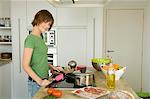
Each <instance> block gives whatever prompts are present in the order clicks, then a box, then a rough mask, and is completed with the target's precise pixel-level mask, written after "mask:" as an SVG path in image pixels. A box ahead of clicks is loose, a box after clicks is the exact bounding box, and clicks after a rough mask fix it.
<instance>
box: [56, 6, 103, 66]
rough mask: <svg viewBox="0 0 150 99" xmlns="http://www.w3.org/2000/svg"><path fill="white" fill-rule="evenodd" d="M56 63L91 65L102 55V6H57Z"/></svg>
mask: <svg viewBox="0 0 150 99" xmlns="http://www.w3.org/2000/svg"><path fill="white" fill-rule="evenodd" d="M57 32H58V33H57V36H58V65H63V66H65V65H67V62H68V61H69V60H71V59H74V60H76V61H77V63H78V65H79V64H82V65H87V66H90V65H91V58H93V57H101V56H102V37H103V36H102V34H103V8H58V9H57Z"/></svg>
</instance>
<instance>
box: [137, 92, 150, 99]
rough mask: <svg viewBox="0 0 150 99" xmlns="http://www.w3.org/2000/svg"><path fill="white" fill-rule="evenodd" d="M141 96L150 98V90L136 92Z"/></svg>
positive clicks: (146, 98) (144, 98)
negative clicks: (149, 91)
mask: <svg viewBox="0 0 150 99" xmlns="http://www.w3.org/2000/svg"><path fill="white" fill-rule="evenodd" d="M136 94H137V95H138V96H139V97H140V98H143V99H150V93H148V92H137V93H136Z"/></svg>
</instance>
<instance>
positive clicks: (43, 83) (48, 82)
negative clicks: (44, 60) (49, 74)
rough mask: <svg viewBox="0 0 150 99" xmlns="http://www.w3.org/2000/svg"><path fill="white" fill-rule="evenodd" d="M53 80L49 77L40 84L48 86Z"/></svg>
mask: <svg viewBox="0 0 150 99" xmlns="http://www.w3.org/2000/svg"><path fill="white" fill-rule="evenodd" d="M50 83H51V82H50V81H49V80H47V79H44V80H41V83H40V84H39V85H40V86H44V87H45V86H47V85H48V84H50Z"/></svg>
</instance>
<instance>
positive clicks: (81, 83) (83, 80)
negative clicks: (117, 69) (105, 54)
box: [75, 73, 95, 87]
mask: <svg viewBox="0 0 150 99" xmlns="http://www.w3.org/2000/svg"><path fill="white" fill-rule="evenodd" d="M94 83H95V78H94V74H92V73H76V74H75V86H78V87H85V86H94Z"/></svg>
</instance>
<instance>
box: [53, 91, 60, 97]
mask: <svg viewBox="0 0 150 99" xmlns="http://www.w3.org/2000/svg"><path fill="white" fill-rule="evenodd" d="M52 95H53V96H55V97H61V96H62V91H60V90H53V92H52Z"/></svg>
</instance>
